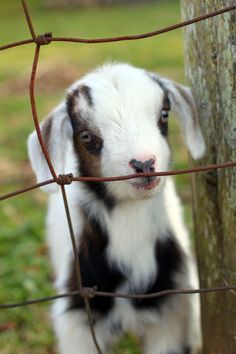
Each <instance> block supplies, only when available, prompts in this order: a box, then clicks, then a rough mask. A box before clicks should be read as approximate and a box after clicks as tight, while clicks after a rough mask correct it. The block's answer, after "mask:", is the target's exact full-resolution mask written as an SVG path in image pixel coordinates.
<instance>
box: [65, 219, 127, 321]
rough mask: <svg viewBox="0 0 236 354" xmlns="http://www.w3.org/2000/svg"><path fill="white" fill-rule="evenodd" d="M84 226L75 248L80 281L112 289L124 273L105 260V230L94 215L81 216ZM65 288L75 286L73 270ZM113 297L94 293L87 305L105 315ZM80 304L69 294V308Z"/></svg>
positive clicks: (103, 288)
mask: <svg viewBox="0 0 236 354" xmlns="http://www.w3.org/2000/svg"><path fill="white" fill-rule="evenodd" d="M85 218H86V220H85V226H84V231H83V233H82V235H81V236H80V237H81V243H80V248H79V260H80V267H81V276H82V283H83V286H85V287H94V286H96V287H97V289H98V290H101V291H108V292H114V291H115V290H116V289H117V287H118V286H119V285H120V284H121V282H122V281H123V280H124V276H123V275H122V274H121V272H119V271H118V270H117V269H116V268H115V267H113V266H111V265H110V264H108V261H107V256H106V249H107V245H108V235H107V232H106V231H105V230H104V229H103V228H102V227H101V225H100V223H99V222H98V221H97V220H96V219H94V218H88V217H87V216H85ZM68 285H69V290H70V291H73V290H77V282H76V273H75V271H74V270H72V274H71V277H70V280H69V284H68ZM113 303H114V299H113V298H109V297H94V298H93V299H91V301H90V304H91V308H92V310H93V311H95V313H97V314H100V315H105V314H106V313H108V312H109V311H110V310H111V309H112V306H113ZM76 308H84V302H83V299H82V298H81V297H80V296H73V297H72V299H71V303H70V309H76Z"/></svg>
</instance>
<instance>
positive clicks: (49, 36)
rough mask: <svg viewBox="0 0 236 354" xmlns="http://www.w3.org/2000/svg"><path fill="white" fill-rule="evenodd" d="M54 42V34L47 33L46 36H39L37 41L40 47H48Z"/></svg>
mask: <svg viewBox="0 0 236 354" xmlns="http://www.w3.org/2000/svg"><path fill="white" fill-rule="evenodd" d="M51 41H52V32H47V33H44V34H39V35H38V36H37V38H36V40H35V42H36V44H38V45H47V44H50V43H51Z"/></svg>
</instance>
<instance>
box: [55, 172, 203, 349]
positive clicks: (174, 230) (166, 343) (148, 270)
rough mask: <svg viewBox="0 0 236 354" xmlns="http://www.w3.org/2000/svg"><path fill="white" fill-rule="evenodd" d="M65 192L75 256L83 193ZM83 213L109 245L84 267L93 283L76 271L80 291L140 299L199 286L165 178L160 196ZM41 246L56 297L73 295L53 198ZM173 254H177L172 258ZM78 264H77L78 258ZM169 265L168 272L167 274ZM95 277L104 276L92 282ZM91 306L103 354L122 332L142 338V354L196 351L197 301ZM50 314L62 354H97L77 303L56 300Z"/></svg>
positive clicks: (178, 298) (61, 220)
mask: <svg viewBox="0 0 236 354" xmlns="http://www.w3.org/2000/svg"><path fill="white" fill-rule="evenodd" d="M70 170H71V169H70ZM115 183H119V182H115ZM67 189H68V199H69V205H70V210H71V216H72V222H73V225H74V231H75V234H76V236H77V243H78V249H81V248H82V247H83V248H84V247H85V246H84V245H83V246H81V243H82V242H83V243H84V240H81V238H82V237H83V236H82V235H83V230H84V227H85V226H84V223H85V217H84V210H83V208H82V209H81V208H80V206H79V204H82V205H83V198H84V189H83V186H81V187H80V186H79V185H78V184H73V185H71V186H70V187H68V188H67ZM86 196H87V197H88V195H87V194H86ZM87 197H86V198H87ZM89 210H90V213H89V215H87V216H86V217H87V218H89V219H93V218H94V219H95V220H96V222H97V223H98V224H100V225H103V226H102V230H106V235H107V236H106V237H107V238H108V239H107V240H106V244H105V245H103V246H102V248H101V255H100V256H101V257H100V258H99V262H100V264H98V263H95V262H94V259H93V258H91V259H90V260H89V259H88V261H89V262H90V266H91V267H93V271H94V275H93V276H94V278H93V277H92V278H91V276H89V275H88V274H89V273H90V270H89V269H86V268H84V266H83V270H82V278H83V280H84V282H85V286H93V285H94V286H98V289H99V290H101V291H119V292H123V293H140V294H141V293H148V292H155V291H161V290H167V289H169V288H184V289H186V288H187V289H191V288H196V287H197V286H198V284H197V277H196V273H195V266H194V263H193V260H192V256H191V251H190V246H189V240H188V235H187V232H186V229H185V226H184V224H183V221H182V210H181V206H180V203H179V199H178V197H177V195H176V192H175V188H174V185H173V182H172V180H171V179H170V178H168V179H167V180H166V185H165V188H164V189H163V191H162V192H161V193H159V194H158V195H157V196H155V197H154V198H151V199H145V200H135V201H134V200H131V201H126V202H121V203H118V204H117V205H116V206H114V208H113V210H108V209H104V208H101V205H100V201H97V202H94V201H93V204H92V205H90V208H89ZM55 219H57V223H55ZM48 242H49V246H50V250H51V256H52V261H53V266H54V269H55V272H56V274H57V287H58V290H59V291H60V292H63V291H68V290H75V289H76V284H73V282H72V281H71V278H72V276H71V275H72V267H73V252H72V248H71V242H70V236H69V231H68V225H67V221H66V216H65V211H64V210H63V205H62V200H61V196H60V194H55V195H52V196H51V200H50V207H49V215H48ZM157 244H159V245H163V247H162V248H161V251H160V252H161V253H162V254H161V253H160V252H159V254H157V252H155V250H156V247H157ZM175 247H177V250H175V249H174V250H173V248H175ZM176 252H177V253H178V254H177V255H176ZM80 257H81V261H82V264H83V259H82V253H81V255H80ZM88 257H89V254H88ZM92 257H93V256H92ZM158 257H159V258H160V257H161V258H162V259H163V257H166V259H165V261H166V267H163V264H161V265H160V263H158V262H159V260H158ZM101 262H103V265H102V266H101ZM104 262H106V263H104ZM104 264H106V266H104ZM168 264H171V267H170V269H168ZM85 266H86V265H85ZM114 270H115V271H114ZM112 271H113V273H112ZM101 272H104V273H103V274H99V273H101ZM160 272H161V273H160ZM117 274H118V275H117ZM101 275H102V277H103V278H104V279H105V280H106V279H107V284H108V285H106V281H103V282H102V284H97V283H96V281H99V279H100V276H101ZM96 277H97V279H96ZM93 279H96V280H94V281H95V283H91V282H92V281H93ZM156 280H159V282H160V283H159V284H158V283H156ZM107 286H108V288H107ZM103 287H105V288H103ZM99 301H100V302H99ZM91 305H92V309H93V313H94V318H95V329H96V333H97V336H98V340H99V343H100V345H101V347H102V348H103V350H104V351H105V353H107V351H106V350H107V345H108V344H109V343H110V342H112V341H113V340H114V339H116V338H119V336H120V335H121V334H122V333H124V332H125V331H134V332H135V333H137V334H138V335H140V336H141V337H143V338H144V348H145V353H148V354H154V353H155V354H159V353H160V354H169V353H176V354H185V353H188V352H187V349H186V348H191V349H193V348H194V347H195V346H196V345H197V344H199V343H198V341H199V333H198V332H199V328H198V325H199V319H198V317H199V305H198V299H197V298H196V295H172V296H169V297H165V298H164V299H162V298H160V299H156V300H155V299H152V300H146V301H145V300H143V301H139V300H128V299H119V298H117V299H114V300H111V299H109V298H101V300H98V301H97V302H95V303H93V301H92V302H91ZM53 312H54V314H53V317H54V323H55V329H56V332H57V335H58V339H59V346H60V348H61V353H63V354H64V353H66V354H77V353H81V354H82V353H83V354H92V353H94V354H95V353H96V349H95V346H94V343H93V341H92V337H91V334H90V331H89V326H88V320H87V316H86V313H85V311H84V309H83V305H82V304H81V301H80V300H79V299H78V298H75V299H72V300H71V299H67V300H65V299H63V300H58V301H57V303H56V304H55V306H54V311H53Z"/></svg>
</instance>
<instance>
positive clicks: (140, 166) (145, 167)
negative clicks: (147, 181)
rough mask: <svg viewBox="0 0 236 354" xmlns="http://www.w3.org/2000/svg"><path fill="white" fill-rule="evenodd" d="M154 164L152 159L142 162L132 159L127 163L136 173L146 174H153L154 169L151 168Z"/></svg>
mask: <svg viewBox="0 0 236 354" xmlns="http://www.w3.org/2000/svg"><path fill="white" fill-rule="evenodd" d="M154 163H155V160H154V159H150V160H147V161H144V162H142V161H138V160H135V159H132V160H131V161H130V162H129V165H130V166H131V167H132V168H133V169H134V170H135V172H136V173H148V172H155V168H154V167H153V165H154Z"/></svg>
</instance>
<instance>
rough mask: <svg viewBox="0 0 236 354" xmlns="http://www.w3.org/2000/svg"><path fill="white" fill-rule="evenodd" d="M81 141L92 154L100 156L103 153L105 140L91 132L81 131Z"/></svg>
mask: <svg viewBox="0 0 236 354" xmlns="http://www.w3.org/2000/svg"><path fill="white" fill-rule="evenodd" d="M79 139H80V141H81V142H82V144H83V145H84V147H85V148H86V149H87V150H88V151H89V152H90V153H91V154H95V155H98V154H99V153H100V152H101V149H102V146H103V140H102V139H101V138H100V137H99V136H97V135H95V134H93V133H91V132H90V131H89V130H83V131H81V132H80V133H79Z"/></svg>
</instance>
